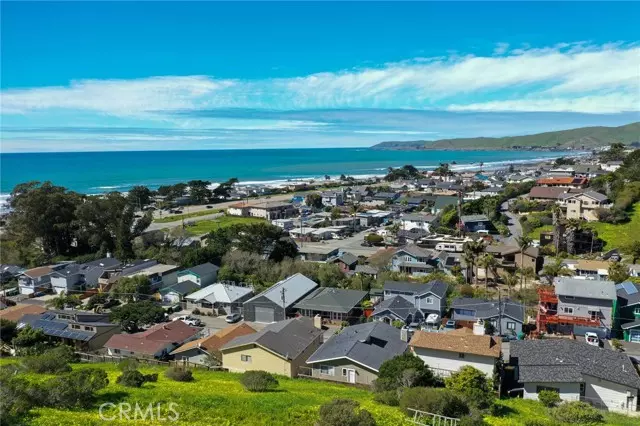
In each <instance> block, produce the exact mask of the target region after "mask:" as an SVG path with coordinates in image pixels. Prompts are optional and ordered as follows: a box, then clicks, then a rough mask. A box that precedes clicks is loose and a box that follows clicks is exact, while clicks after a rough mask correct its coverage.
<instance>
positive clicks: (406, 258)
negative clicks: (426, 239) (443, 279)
mask: <svg viewBox="0 0 640 426" xmlns="http://www.w3.org/2000/svg"><path fill="white" fill-rule="evenodd" d="M433 257H434V253H433V252H432V251H431V250H428V249H423V248H422V247H419V246H417V245H415V244H411V245H407V246H404V247H402V248H399V249H398V250H396V252H395V254H394V255H393V257H392V258H391V270H392V271H395V272H403V273H406V274H409V275H415V276H418V275H426V274H428V273H430V272H432V271H433V269H434V265H433V264H431V263H429V262H431V261H432V258H433Z"/></svg>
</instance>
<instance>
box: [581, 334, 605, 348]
mask: <svg viewBox="0 0 640 426" xmlns="http://www.w3.org/2000/svg"><path fill="white" fill-rule="evenodd" d="M584 339H585V340H586V341H587V343H588V344H590V345H591V346H601V342H600V338H599V337H598V335H597V334H596V333H594V332H592V331H587V332H586V333H584Z"/></svg>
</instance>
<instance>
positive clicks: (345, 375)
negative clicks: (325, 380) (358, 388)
mask: <svg viewBox="0 0 640 426" xmlns="http://www.w3.org/2000/svg"><path fill="white" fill-rule="evenodd" d="M342 377H347V369H346V368H343V369H342Z"/></svg>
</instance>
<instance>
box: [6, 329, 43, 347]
mask: <svg viewBox="0 0 640 426" xmlns="http://www.w3.org/2000/svg"><path fill="white" fill-rule="evenodd" d="M46 341H47V336H46V335H45V334H44V332H43V331H42V330H40V329H37V328H32V327H31V326H30V325H26V326H25V327H24V328H21V329H20V331H19V332H18V335H17V336H16V337H14V338H13V344H14V345H15V346H16V347H19V348H28V347H32V346H35V345H37V344H39V343H44V342H46Z"/></svg>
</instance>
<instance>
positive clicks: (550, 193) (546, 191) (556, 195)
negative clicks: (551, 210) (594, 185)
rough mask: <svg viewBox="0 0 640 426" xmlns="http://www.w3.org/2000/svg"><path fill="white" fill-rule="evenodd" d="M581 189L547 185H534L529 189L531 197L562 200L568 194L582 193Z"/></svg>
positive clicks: (538, 199)
mask: <svg viewBox="0 0 640 426" xmlns="http://www.w3.org/2000/svg"><path fill="white" fill-rule="evenodd" d="M581 193H582V190H581V189H574V188H562V187H546V186H534V187H533V188H531V190H530V191H529V199H530V200H537V201H553V202H556V201H558V200H561V199H562V198H563V197H565V196H566V195H567V194H571V195H573V194H581Z"/></svg>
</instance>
